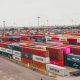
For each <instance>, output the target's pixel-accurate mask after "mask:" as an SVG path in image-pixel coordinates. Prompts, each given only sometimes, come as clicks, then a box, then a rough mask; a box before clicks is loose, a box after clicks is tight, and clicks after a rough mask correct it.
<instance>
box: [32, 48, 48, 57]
mask: <svg viewBox="0 0 80 80" xmlns="http://www.w3.org/2000/svg"><path fill="white" fill-rule="evenodd" d="M31 53H32V54H34V55H37V56H41V57H49V52H48V50H40V49H34V48H32V49H31Z"/></svg>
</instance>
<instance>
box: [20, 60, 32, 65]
mask: <svg viewBox="0 0 80 80" xmlns="http://www.w3.org/2000/svg"><path fill="white" fill-rule="evenodd" d="M21 62H22V63H25V64H31V65H33V60H31V59H28V58H21Z"/></svg>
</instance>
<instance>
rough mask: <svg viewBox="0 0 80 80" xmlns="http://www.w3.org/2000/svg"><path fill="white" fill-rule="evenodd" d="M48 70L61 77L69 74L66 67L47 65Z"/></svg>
mask: <svg viewBox="0 0 80 80" xmlns="http://www.w3.org/2000/svg"><path fill="white" fill-rule="evenodd" d="M46 70H47V71H48V72H51V73H55V74H58V75H60V76H68V75H69V72H68V71H67V70H66V68H64V67H60V66H57V65H53V64H46Z"/></svg>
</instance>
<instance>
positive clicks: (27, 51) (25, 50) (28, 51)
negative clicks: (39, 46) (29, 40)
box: [21, 47, 32, 54]
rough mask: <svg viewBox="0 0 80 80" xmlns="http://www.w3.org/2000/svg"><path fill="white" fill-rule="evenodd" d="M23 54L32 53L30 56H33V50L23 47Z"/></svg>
mask: <svg viewBox="0 0 80 80" xmlns="http://www.w3.org/2000/svg"><path fill="white" fill-rule="evenodd" d="M21 52H22V53H30V54H32V53H31V48H29V47H22V49H21Z"/></svg>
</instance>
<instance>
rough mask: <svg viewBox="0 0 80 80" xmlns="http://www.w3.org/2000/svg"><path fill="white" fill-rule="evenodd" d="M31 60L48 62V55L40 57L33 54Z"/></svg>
mask: <svg viewBox="0 0 80 80" xmlns="http://www.w3.org/2000/svg"><path fill="white" fill-rule="evenodd" d="M33 60H34V61H37V62H41V63H50V60H49V57H46V58H45V57H41V56H37V55H33Z"/></svg>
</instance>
